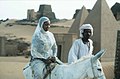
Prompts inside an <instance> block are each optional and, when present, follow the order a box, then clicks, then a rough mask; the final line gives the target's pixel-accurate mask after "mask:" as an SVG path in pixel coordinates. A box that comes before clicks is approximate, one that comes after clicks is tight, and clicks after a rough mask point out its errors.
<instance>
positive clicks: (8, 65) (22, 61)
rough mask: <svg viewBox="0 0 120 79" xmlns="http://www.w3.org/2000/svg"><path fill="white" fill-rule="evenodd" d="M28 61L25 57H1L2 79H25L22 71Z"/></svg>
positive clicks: (0, 76) (0, 69)
mask: <svg viewBox="0 0 120 79" xmlns="http://www.w3.org/2000/svg"><path fill="white" fill-rule="evenodd" d="M28 61H29V59H28V58H25V57H0V79H24V76H23V73H22V71H23V67H24V66H25V65H26V63H27V62H28Z"/></svg>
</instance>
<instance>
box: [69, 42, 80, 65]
mask: <svg viewBox="0 0 120 79" xmlns="http://www.w3.org/2000/svg"><path fill="white" fill-rule="evenodd" d="M78 48H79V47H78V43H77V41H75V42H74V43H73V45H72V47H71V48H70V51H69V54H68V63H69V64H70V63H72V62H74V61H76V60H78V50H79V49H78Z"/></svg>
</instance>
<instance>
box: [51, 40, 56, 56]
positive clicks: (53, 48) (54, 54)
mask: <svg viewBox="0 0 120 79" xmlns="http://www.w3.org/2000/svg"><path fill="white" fill-rule="evenodd" d="M52 50H53V56H55V57H56V56H57V45H56V42H55V43H54V44H53V46H52Z"/></svg>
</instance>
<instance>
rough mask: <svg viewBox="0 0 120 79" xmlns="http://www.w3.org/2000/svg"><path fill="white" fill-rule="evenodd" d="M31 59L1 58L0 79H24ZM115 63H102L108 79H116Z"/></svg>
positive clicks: (17, 57)
mask: <svg viewBox="0 0 120 79" xmlns="http://www.w3.org/2000/svg"><path fill="white" fill-rule="evenodd" d="M29 59H30V58H25V57H23V56H16V57H0V79H24V76H23V73H22V71H23V68H24V66H25V65H26V64H27V62H28V61H29ZM113 64H114V63H113V62H102V66H103V69H104V73H105V76H106V79H113V78H114V66H113Z"/></svg>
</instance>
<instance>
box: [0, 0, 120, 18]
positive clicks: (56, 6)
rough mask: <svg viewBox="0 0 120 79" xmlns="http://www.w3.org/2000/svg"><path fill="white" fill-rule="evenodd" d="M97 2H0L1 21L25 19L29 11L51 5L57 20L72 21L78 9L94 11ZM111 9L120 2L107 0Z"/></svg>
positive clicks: (44, 0)
mask: <svg viewBox="0 0 120 79" xmlns="http://www.w3.org/2000/svg"><path fill="white" fill-rule="evenodd" d="M96 1H97V0H0V19H6V18H9V19H25V18H27V10H28V9H34V10H35V12H37V11H38V9H39V6H40V4H49V5H51V7H52V11H53V12H54V13H55V15H56V18H59V19H63V18H66V19H71V18H72V17H73V14H74V13H75V10H76V9H81V7H82V6H83V5H84V6H85V7H86V8H87V9H92V8H93V6H94V5H95V3H96ZM106 1H107V3H108V5H109V7H110V8H111V6H113V5H114V4H115V3H116V2H119V3H120V0H106Z"/></svg>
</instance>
